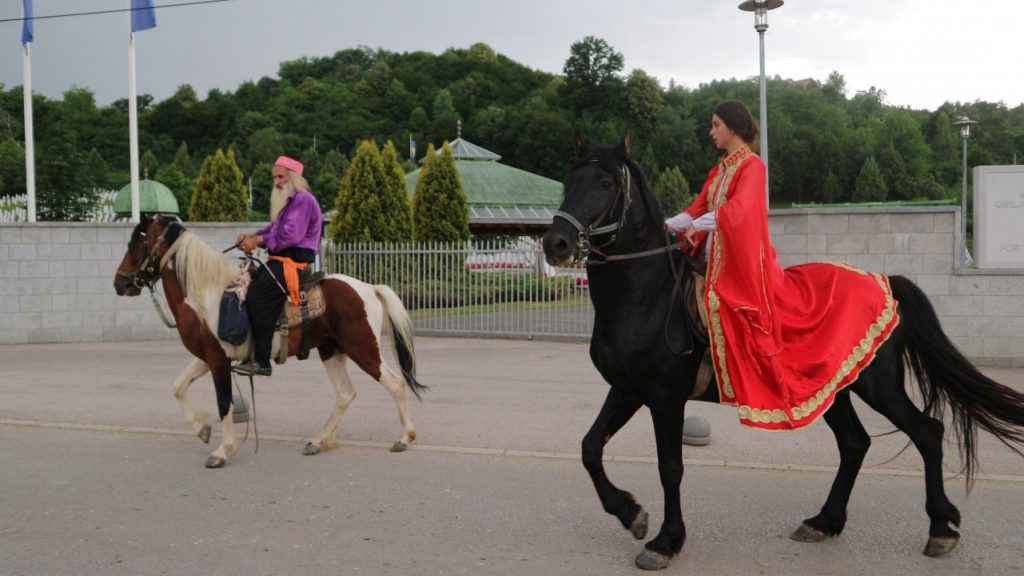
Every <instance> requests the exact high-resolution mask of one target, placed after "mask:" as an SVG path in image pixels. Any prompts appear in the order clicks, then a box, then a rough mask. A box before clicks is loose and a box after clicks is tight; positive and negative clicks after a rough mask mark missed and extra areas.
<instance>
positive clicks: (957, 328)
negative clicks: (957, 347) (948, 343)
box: [939, 316, 968, 339]
mask: <svg viewBox="0 0 1024 576" xmlns="http://www.w3.org/2000/svg"><path fill="white" fill-rule="evenodd" d="M939 322H940V323H941V324H942V331H943V332H945V333H946V336H949V337H950V339H956V338H962V337H966V336H968V334H967V318H965V317H963V316H946V317H940V318H939Z"/></svg>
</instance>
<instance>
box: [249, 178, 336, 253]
mask: <svg viewBox="0 0 1024 576" xmlns="http://www.w3.org/2000/svg"><path fill="white" fill-rule="evenodd" d="M322 227H323V215H322V214H321V213H320V204H319V203H317V201H316V197H314V196H313V194H311V193H310V192H309V190H299V191H298V192H296V193H294V194H292V195H291V196H289V197H288V201H287V202H285V204H284V208H281V211H280V212H278V214H277V219H276V220H274V221H273V222H271V223H270V225H269V226H267V227H266V228H262V229H260V230H257V231H256V233H257V234H259V235H260V236H263V243H264V244H265V245H266V247H267V248H268V249H269V250H270V251H271V252H280V251H281V250H284V249H286V248H309V249H310V250H312V251H314V252H316V251H318V250H319V249H320V229H321V228H322Z"/></svg>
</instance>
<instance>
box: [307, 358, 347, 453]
mask: <svg viewBox="0 0 1024 576" xmlns="http://www.w3.org/2000/svg"><path fill="white" fill-rule="evenodd" d="M324 370H326V371H327V376H328V377H329V378H330V380H331V386H333V387H334V398H335V400H334V410H332V411H331V415H330V416H329V417H328V418H327V422H326V423H325V424H324V428H323V430H321V431H320V434H319V435H317V436H314V437H313V438H310V439H309V440H307V441H306V447H305V454H307V455H312V454H318V453H320V451H321V450H330V449H331V448H334V446H335V445H337V443H338V437H337V432H338V423H339V422H340V421H341V417H342V416H344V415H345V410H347V409H348V407H349V404H352V401H353V400H355V398H356V389H355V387H353V386H352V380H351V378H349V375H348V356H347V355H345V354H335V355H334V356H331V357H330V358H328V359H327V360H325V361H324Z"/></svg>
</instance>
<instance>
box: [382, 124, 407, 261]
mask: <svg viewBox="0 0 1024 576" xmlns="http://www.w3.org/2000/svg"><path fill="white" fill-rule="evenodd" d="M381 162H383V164H384V188H383V189H382V194H381V208H382V209H383V210H384V213H385V216H386V217H387V218H388V220H389V222H388V227H389V229H390V234H389V235H388V237H387V238H385V240H388V241H392V242H409V241H410V240H412V210H411V207H410V206H409V194H408V188H407V187H406V185H405V170H402V165H401V164H400V163H399V161H398V149H397V148H395V145H394V143H393V142H391V140H388V141H387V143H386V144H384V149H383V150H381Z"/></svg>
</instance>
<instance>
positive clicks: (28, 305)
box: [18, 294, 52, 312]
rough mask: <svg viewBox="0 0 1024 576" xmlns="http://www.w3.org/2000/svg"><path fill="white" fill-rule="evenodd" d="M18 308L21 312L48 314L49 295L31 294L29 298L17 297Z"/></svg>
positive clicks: (49, 307)
mask: <svg viewBox="0 0 1024 576" xmlns="http://www.w3.org/2000/svg"><path fill="white" fill-rule="evenodd" d="M18 307H19V308H20V309H21V311H22V312H49V311H50V310H52V308H51V306H50V295H49V294H32V295H31V296H18Z"/></svg>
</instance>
